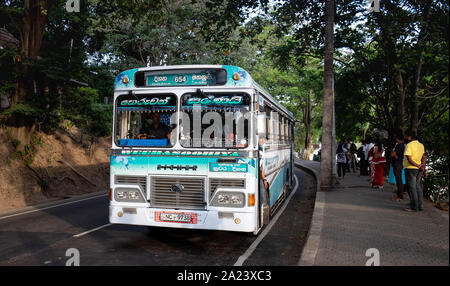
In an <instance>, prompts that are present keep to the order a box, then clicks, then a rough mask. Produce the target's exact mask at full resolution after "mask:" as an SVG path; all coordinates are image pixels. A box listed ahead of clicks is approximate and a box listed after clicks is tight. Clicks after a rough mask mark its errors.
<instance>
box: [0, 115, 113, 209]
mask: <svg viewBox="0 0 450 286" xmlns="http://www.w3.org/2000/svg"><path fill="white" fill-rule="evenodd" d="M67 126H68V125H67V124H66V123H63V124H61V128H58V129H57V130H56V132H55V133H54V134H45V133H43V132H36V133H35V135H34V137H33V140H32V144H30V146H28V147H27V151H22V152H20V151H17V150H16V148H15V146H14V145H15V144H14V143H15V142H13V141H12V140H11V139H10V138H9V136H8V134H7V132H6V130H5V129H0V212H2V211H7V210H12V209H15V208H21V207H25V206H30V205H34V204H39V203H44V202H48V201H53V200H58V199H63V198H69V197H72V196H76V195H81V194H87V193H92V192H97V191H102V190H107V189H108V188H109V152H110V151H109V150H110V147H111V137H103V138H97V137H93V136H90V135H88V134H85V133H83V132H81V131H80V130H79V129H77V128H76V127H75V126H71V127H70V128H68V127H67ZM69 126H70V125H69Z"/></svg>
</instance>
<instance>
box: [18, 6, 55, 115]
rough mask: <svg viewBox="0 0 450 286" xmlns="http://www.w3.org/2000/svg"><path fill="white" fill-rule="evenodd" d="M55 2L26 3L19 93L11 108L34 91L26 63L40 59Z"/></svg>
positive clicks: (20, 46)
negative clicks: (48, 19)
mask: <svg viewBox="0 0 450 286" xmlns="http://www.w3.org/2000/svg"><path fill="white" fill-rule="evenodd" d="M53 1H54V0H41V1H33V0H25V1H24V4H23V11H24V16H23V26H22V30H21V31H20V37H19V49H20V54H21V55H20V56H21V60H20V61H19V62H18V64H17V70H18V73H19V80H18V83H17V91H16V93H15V95H14V96H13V98H12V100H11V107H14V106H15V105H16V104H17V103H18V102H19V100H21V99H22V98H23V97H25V96H26V95H29V94H30V93H31V91H32V87H31V84H30V79H29V78H28V77H29V76H28V71H29V69H28V66H27V62H26V61H27V60H30V59H31V60H36V59H37V58H38V55H39V50H40V49H41V45H42V39H43V37H44V32H45V25H46V23H47V14H48V12H49V10H50V8H51V6H52V5H53ZM24 61H25V62H24Z"/></svg>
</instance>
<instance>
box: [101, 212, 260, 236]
mask: <svg viewBox="0 0 450 286" xmlns="http://www.w3.org/2000/svg"><path fill="white" fill-rule="evenodd" d="M180 214H181V215H184V217H185V218H186V217H187V218H190V221H185V222H180V221H168V218H170V219H174V217H175V219H178V218H177V216H178V215H180ZM109 221H110V223H113V224H132V225H144V226H157V227H171V228H188V229H209V230H225V231H239V232H254V231H255V230H256V227H257V226H256V215H255V213H254V212H238V211H227V210H223V211H222V210H221V211H218V210H202V211H199V210H167V209H156V208H148V207H134V206H133V207H126V206H114V205H110V206H109Z"/></svg>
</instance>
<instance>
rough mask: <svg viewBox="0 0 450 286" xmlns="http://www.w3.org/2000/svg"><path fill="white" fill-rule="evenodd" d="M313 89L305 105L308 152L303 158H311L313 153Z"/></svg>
mask: <svg viewBox="0 0 450 286" xmlns="http://www.w3.org/2000/svg"><path fill="white" fill-rule="evenodd" d="M312 92H313V91H312V89H310V90H309V93H308V97H307V99H306V107H305V115H304V123H305V129H306V137H305V149H306V154H305V157H304V158H303V159H305V160H309V155H310V153H311V137H312V134H311V133H312V130H311V121H312V120H311V94H312Z"/></svg>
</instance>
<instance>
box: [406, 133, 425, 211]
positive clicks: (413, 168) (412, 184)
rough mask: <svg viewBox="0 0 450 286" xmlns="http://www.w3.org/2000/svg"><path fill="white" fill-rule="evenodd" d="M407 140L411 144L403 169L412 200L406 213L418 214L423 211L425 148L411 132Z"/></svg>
mask: <svg viewBox="0 0 450 286" xmlns="http://www.w3.org/2000/svg"><path fill="white" fill-rule="evenodd" d="M405 138H406V140H408V141H410V142H409V143H408V145H406V148H405V152H404V154H403V155H404V157H403V168H405V179H406V185H407V188H408V193H409V196H410V199H411V206H410V207H409V208H407V209H405V211H408V212H413V211H416V212H417V211H421V210H422V197H423V193H422V187H421V180H422V177H423V175H424V174H425V161H426V155H425V147H424V146H423V144H422V143H420V142H419V141H418V140H417V138H416V134H414V132H411V131H410V130H408V131H407V132H405Z"/></svg>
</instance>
